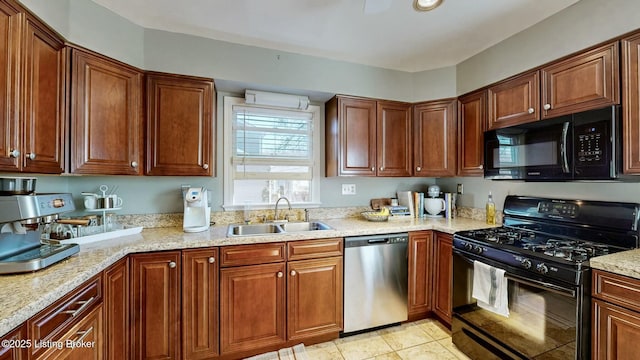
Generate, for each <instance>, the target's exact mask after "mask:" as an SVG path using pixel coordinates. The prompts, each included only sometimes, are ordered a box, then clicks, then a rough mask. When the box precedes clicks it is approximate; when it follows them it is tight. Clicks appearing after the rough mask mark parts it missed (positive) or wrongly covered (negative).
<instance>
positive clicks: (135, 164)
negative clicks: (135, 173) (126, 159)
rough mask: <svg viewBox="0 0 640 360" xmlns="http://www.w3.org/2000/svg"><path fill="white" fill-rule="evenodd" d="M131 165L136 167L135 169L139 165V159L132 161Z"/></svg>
mask: <svg viewBox="0 0 640 360" xmlns="http://www.w3.org/2000/svg"><path fill="white" fill-rule="evenodd" d="M131 167H132V168H134V169H135V168H137V167H138V162H137V161H132V162H131Z"/></svg>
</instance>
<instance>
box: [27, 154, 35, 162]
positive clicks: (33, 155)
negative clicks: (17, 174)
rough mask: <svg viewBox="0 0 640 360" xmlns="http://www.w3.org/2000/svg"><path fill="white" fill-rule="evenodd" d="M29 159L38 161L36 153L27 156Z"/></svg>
mask: <svg viewBox="0 0 640 360" xmlns="http://www.w3.org/2000/svg"><path fill="white" fill-rule="evenodd" d="M27 159H29V160H35V159H36V154H35V153H28V154H27Z"/></svg>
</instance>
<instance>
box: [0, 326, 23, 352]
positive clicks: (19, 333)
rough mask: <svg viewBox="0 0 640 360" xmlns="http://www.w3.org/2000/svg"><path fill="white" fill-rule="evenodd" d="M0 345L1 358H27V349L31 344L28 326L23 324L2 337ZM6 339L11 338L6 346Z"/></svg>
mask: <svg viewBox="0 0 640 360" xmlns="http://www.w3.org/2000/svg"><path fill="white" fill-rule="evenodd" d="M1 340H2V344H3V345H2V346H1V347H0V360H27V349H28V346H27V345H29V344H30V342H28V340H27V327H26V325H24V324H23V325H22V326H20V327H18V328H17V329H15V330H13V331H12V332H10V333H8V334H7V335H5V336H3V337H2V339H1ZM5 340H9V343H8V344H7V345H8V346H4V344H5Z"/></svg>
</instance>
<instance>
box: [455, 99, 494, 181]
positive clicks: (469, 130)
mask: <svg viewBox="0 0 640 360" xmlns="http://www.w3.org/2000/svg"><path fill="white" fill-rule="evenodd" d="M458 101H459V103H458V112H459V115H458V129H459V130H458V133H459V135H458V139H459V140H458V141H459V142H458V175H459V176H483V175H484V171H483V170H482V168H483V166H482V164H483V163H484V129H485V123H486V116H487V115H486V104H485V103H486V92H485V91H484V90H483V91H478V92H475V93H471V94H468V95H465V96H463V97H461V98H460V99H459V100H458Z"/></svg>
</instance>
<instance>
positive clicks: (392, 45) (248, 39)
mask: <svg viewBox="0 0 640 360" xmlns="http://www.w3.org/2000/svg"><path fill="white" fill-rule="evenodd" d="M93 1H94V2H96V3H98V4H100V5H102V6H104V7H106V8H108V9H110V10H112V11H114V12H115V13H117V14H119V15H120V16H123V17H125V18H127V19H129V20H130V21H132V22H134V23H136V24H138V25H140V26H143V27H146V28H151V29H160V30H167V31H171V32H178V33H184V34H192V35H198V36H203V37H208V38H212V39H218V40H223V41H228V42H233V43H238V44H244V45H252V46H259V47H264V48H270V49H276V50H280V51H287V52H294V53H298V54H305V55H313V56H319V57H323V58H329V59H335V60H342V61H348V62H354V63H358V64H366V65H372V66H377V67H382V68H388V69H395V70H402V71H410V72H414V71H423V70H429V69H435V68H440V67H446V66H452V65H456V64H458V63H460V62H462V61H464V60H465V59H467V58H469V57H471V56H473V55H475V54H477V53H479V52H481V51H482V50H484V49H486V48H488V47H490V46H492V45H494V44H496V43H498V42H500V41H502V40H504V39H506V38H508V37H510V36H511V35H513V34H516V33H518V32H520V31H521V30H524V29H526V28H528V27H529V26H531V25H533V24H535V23H538V22H540V21H541V20H543V19H545V18H547V17H549V16H551V15H553V14H555V13H557V12H558V11H560V10H562V9H564V8H566V7H567V6H570V5H571V4H574V3H576V2H577V1H578V0H444V1H443V4H442V5H441V6H440V7H439V8H437V9H435V10H433V11H430V12H426V13H418V12H416V11H414V10H413V6H412V0H366V1H367V2H368V4H367V8H368V9H369V8H371V9H372V10H367V13H365V11H364V9H365V0H180V1H176V0H93Z"/></svg>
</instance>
